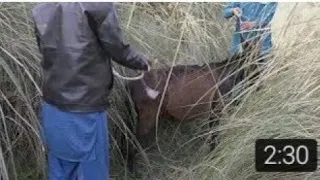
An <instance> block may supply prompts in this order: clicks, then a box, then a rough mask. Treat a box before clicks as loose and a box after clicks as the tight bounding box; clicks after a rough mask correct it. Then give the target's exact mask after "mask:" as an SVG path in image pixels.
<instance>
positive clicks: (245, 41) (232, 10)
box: [224, 2, 278, 78]
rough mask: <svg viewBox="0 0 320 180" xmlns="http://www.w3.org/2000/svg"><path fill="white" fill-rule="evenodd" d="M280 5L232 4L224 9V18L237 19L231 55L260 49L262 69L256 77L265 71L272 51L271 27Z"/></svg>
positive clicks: (261, 3) (260, 66)
mask: <svg viewBox="0 0 320 180" xmlns="http://www.w3.org/2000/svg"><path fill="white" fill-rule="evenodd" d="M277 5H278V3H276V2H272V3H263V2H232V3H228V4H227V5H226V7H225V9H224V17H225V18H227V19H229V18H231V17H233V16H236V17H237V20H236V30H235V33H234V35H233V42H232V47H231V55H235V54H236V53H240V52H241V51H242V50H243V49H244V48H248V49H254V50H255V49H258V56H259V63H260V65H259V66H258V68H259V69H260V70H259V72H258V73H256V74H255V75H254V76H253V78H254V77H257V76H259V74H261V71H262V70H264V69H265V65H266V59H268V58H270V57H268V54H269V53H270V51H271V49H272V40H271V38H272V37H271V31H270V28H271V25H270V22H271V20H272V19H273V16H274V14H275V11H276V8H277Z"/></svg>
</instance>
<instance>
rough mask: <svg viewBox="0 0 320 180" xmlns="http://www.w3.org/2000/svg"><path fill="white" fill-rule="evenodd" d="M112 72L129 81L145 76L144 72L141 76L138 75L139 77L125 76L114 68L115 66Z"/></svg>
mask: <svg viewBox="0 0 320 180" xmlns="http://www.w3.org/2000/svg"><path fill="white" fill-rule="evenodd" d="M112 73H113V74H114V75H115V76H117V77H119V78H121V79H124V80H128V81H135V80H139V79H142V78H143V76H144V72H142V73H141V74H140V75H139V76H137V77H125V76H122V75H120V74H119V73H118V72H117V71H116V70H114V69H113V68H112Z"/></svg>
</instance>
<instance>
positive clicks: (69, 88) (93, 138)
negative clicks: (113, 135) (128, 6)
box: [32, 2, 150, 180]
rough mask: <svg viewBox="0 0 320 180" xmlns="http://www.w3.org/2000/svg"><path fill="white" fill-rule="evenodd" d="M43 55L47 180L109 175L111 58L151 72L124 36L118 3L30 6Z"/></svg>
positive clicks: (85, 179)
mask: <svg viewBox="0 0 320 180" xmlns="http://www.w3.org/2000/svg"><path fill="white" fill-rule="evenodd" d="M32 17H33V20H34V24H35V36H36V40H37V44H38V47H39V51H40V53H41V54H42V56H43V57H42V63H41V66H42V70H43V83H42V91H43V102H42V106H41V132H42V133H41V134H42V138H43V140H44V145H45V147H46V149H47V150H48V151H47V154H48V170H49V173H48V175H49V180H107V179H109V168H110V166H109V139H108V124H107V123H108V121H107V120H108V116H107V114H106V110H107V108H108V106H109V102H108V96H109V94H110V92H111V90H112V87H113V75H112V69H111V68H112V67H111V59H112V60H114V61H115V62H117V63H119V64H121V65H123V66H126V67H128V68H131V69H135V70H142V71H148V70H149V69H150V65H149V62H148V59H146V58H145V57H144V56H143V55H141V54H139V53H138V52H137V51H136V50H135V49H134V48H133V47H132V46H130V44H128V43H126V42H125V41H124V39H123V36H122V32H121V29H120V25H119V17H118V14H117V11H116V8H115V5H114V3H102V2H101V3H98V2H89V3H85V2H83V3H82V2H71V3H66V2H61V3H40V4H38V5H37V6H36V7H35V8H34V9H33V10H32Z"/></svg>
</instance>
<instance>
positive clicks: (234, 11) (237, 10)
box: [232, 7, 242, 17]
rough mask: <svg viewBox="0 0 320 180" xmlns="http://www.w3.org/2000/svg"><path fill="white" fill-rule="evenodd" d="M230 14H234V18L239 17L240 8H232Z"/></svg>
mask: <svg viewBox="0 0 320 180" xmlns="http://www.w3.org/2000/svg"><path fill="white" fill-rule="evenodd" d="M232 12H233V14H234V15H235V16H237V17H240V16H241V14H242V10H241V9H240V8H238V7H236V8H233V10H232Z"/></svg>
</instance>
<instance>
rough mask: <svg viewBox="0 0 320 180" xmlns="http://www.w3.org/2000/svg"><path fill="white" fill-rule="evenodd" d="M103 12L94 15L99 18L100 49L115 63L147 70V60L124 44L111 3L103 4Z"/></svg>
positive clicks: (97, 30) (116, 15)
mask: <svg viewBox="0 0 320 180" xmlns="http://www.w3.org/2000/svg"><path fill="white" fill-rule="evenodd" d="M103 7H105V8H103V12H102V10H101V8H100V11H99V12H100V13H103V14H104V15H103V16H101V14H99V13H95V14H96V15H97V16H99V17H100V20H101V21H100V23H99V22H98V24H97V26H96V28H97V29H96V32H97V36H98V39H99V40H100V43H101V45H102V48H103V49H104V51H105V52H107V54H108V55H109V56H111V58H112V59H113V60H114V61H116V62H117V63H119V64H121V65H123V66H126V67H128V68H131V69H137V70H148V64H147V60H146V59H145V58H144V57H143V56H142V55H140V54H138V53H137V51H136V50H135V49H134V48H133V47H132V46H130V44H129V43H127V42H125V40H124V38H123V35H122V31H121V28H120V24H119V19H118V14H117V10H116V8H115V5H114V4H113V3H106V4H104V6H103Z"/></svg>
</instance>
